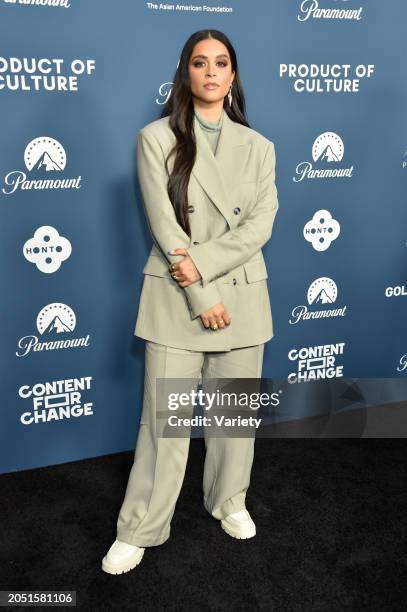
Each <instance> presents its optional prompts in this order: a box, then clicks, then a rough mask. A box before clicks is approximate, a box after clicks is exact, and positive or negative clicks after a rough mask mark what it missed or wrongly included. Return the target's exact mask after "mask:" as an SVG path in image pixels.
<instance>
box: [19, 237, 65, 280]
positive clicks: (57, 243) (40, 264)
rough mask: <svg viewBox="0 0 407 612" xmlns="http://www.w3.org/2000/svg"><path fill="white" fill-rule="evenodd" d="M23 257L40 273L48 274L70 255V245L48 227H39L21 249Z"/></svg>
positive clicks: (54, 270)
mask: <svg viewBox="0 0 407 612" xmlns="http://www.w3.org/2000/svg"><path fill="white" fill-rule="evenodd" d="M23 253H24V257H25V258H26V259H27V260H28V261H29V262H31V263H33V264H35V265H36V266H37V268H38V270H40V272H45V273H46V274H50V273H52V272H56V271H57V270H59V268H60V267H61V263H62V262H63V261H65V260H66V259H68V257H69V256H70V255H71V253H72V246H71V243H70V242H69V240H68V239H67V238H64V237H63V236H60V235H59V232H58V231H57V230H56V229H55V228H54V227H51V226H50V225H43V226H42V227H39V228H38V229H37V230H36V231H35V233H34V236H33V237H32V238H29V240H27V242H26V243H25V244H24V247H23Z"/></svg>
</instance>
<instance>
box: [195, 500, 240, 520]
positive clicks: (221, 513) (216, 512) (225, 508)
mask: <svg viewBox="0 0 407 612" xmlns="http://www.w3.org/2000/svg"><path fill="white" fill-rule="evenodd" d="M203 505H204V508H205V510H206V511H207V512H209V514H210V515H211V516H213V518H216V519H217V520H218V521H221V520H223V519H225V518H226V517H227V516H229V514H233V513H235V512H239V511H240V510H246V505H245V503H244V502H243V504H239V506H240V507H238V506H236V505H231V504H230V503H228V502H226V503H225V504H223V505H222V506H220V507H219V508H215V509H213V508H212V509H211V508H210V506H209V505H208V503H207V501H206V499H205V498H204V499H203Z"/></svg>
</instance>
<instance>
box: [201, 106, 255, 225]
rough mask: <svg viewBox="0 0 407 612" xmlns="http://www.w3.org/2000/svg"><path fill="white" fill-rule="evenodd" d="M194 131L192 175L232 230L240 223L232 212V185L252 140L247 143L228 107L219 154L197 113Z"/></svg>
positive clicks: (241, 171)
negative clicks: (212, 146) (208, 137)
mask: <svg viewBox="0 0 407 612" xmlns="http://www.w3.org/2000/svg"><path fill="white" fill-rule="evenodd" d="M194 131H195V138H196V149H197V150H196V158H195V164H194V167H193V169H192V174H193V175H194V176H195V178H196V179H197V181H198V182H199V184H200V185H201V187H202V189H203V190H204V191H205V193H206V194H207V195H208V196H209V198H210V199H211V200H212V202H213V203H214V204H215V206H216V207H217V208H218V210H219V211H220V213H221V214H222V215H223V216H224V217H225V219H226V221H227V223H228V225H229V228H230V229H232V228H234V227H236V226H237V225H238V222H239V218H238V217H237V215H235V214H233V206H234V205H233V202H231V200H230V196H229V191H230V186H231V185H236V184H237V183H238V180H239V177H240V176H242V174H243V171H244V168H245V165H246V163H247V160H248V157H249V154H250V148H251V143H247V142H246V143H245V142H244V139H243V138H244V137H243V135H242V133H241V132H240V130H239V129H238V125H237V124H235V122H234V121H232V120H231V119H229V117H228V115H227V113H226V112H225V110H223V119H222V128H221V132H220V134H219V140H218V146H217V149H216V156H215V155H214V154H213V153H212V149H211V147H210V145H209V142H208V141H207V139H206V136H205V134H204V133H203V132H202V128H201V126H200V125H199V122H198V119H197V118H196V116H195V115H194Z"/></svg>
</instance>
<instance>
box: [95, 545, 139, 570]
mask: <svg viewBox="0 0 407 612" xmlns="http://www.w3.org/2000/svg"><path fill="white" fill-rule="evenodd" d="M144 550H145V549H144V548H140V547H139V546H132V545H131V544H127V543H126V542H120V540H115V541H114V542H113V544H112V545H111V547H110V548H109V550H108V552H107V554H106V556H105V557H103V559H102V570H103V571H104V572H107V573H108V574H124V572H128V571H130V570H132V569H133V568H135V567H136V565H138V564H139V563H140V561H141V560H142V558H143V555H144Z"/></svg>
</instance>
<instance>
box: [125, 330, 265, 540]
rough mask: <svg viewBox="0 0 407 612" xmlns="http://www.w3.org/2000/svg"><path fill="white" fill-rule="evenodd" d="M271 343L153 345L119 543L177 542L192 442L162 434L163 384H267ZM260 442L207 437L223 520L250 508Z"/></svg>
mask: <svg viewBox="0 0 407 612" xmlns="http://www.w3.org/2000/svg"><path fill="white" fill-rule="evenodd" d="M263 352H264V344H258V345H255V346H249V347H243V348H236V349H232V350H230V351H216V352H201V351H191V350H187V349H178V348H173V347H169V346H165V345H162V344H157V343H155V342H150V341H146V345H145V371H144V397H143V409H142V415H141V419H140V427H139V433H138V439H137V444H136V448H135V452H134V463H133V466H132V468H131V471H130V475H129V480H128V484H127V488H126V492H125V497H124V501H123V504H122V506H121V509H120V512H119V516H118V520H117V539H118V540H120V541H122V542H127V543H128V544H132V545H136V546H140V547H148V546H157V545H159V544H162V543H163V542H165V541H166V540H167V539H168V538H169V536H170V529H171V519H172V517H173V514H174V510H175V505H176V502H177V499H178V496H179V493H180V490H181V486H182V482H183V479H184V475H185V469H186V464H187V459H188V452H189V443H190V437H189V436H185V437H181V438H174V437H173V438H170V437H159V436H157V435H156V419H157V396H156V392H157V390H156V379H157V378H167V377H168V378H183V379H190V380H191V388H195V389H196V387H197V386H198V383H199V381H200V379H201V377H202V384H203V385H204V382H205V379H207V378H211V379H215V378H230V379H235V378H261V372H262V366H263ZM254 442H255V437H254V436H250V437H241V438H238V437H216V436H208V435H206V434H205V448H206V454H205V463H204V468H203V504H204V507H205V508H206V510H207V511H208V512H209V513H210V514H211V515H212V516H214V517H215V518H217V519H219V520H220V519H223V518H225V517H226V516H227V515H228V514H231V513H233V512H238V511H239V510H242V509H243V508H245V498H246V491H247V489H248V487H249V484H250V473H251V469H252V464H253V457H254Z"/></svg>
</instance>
